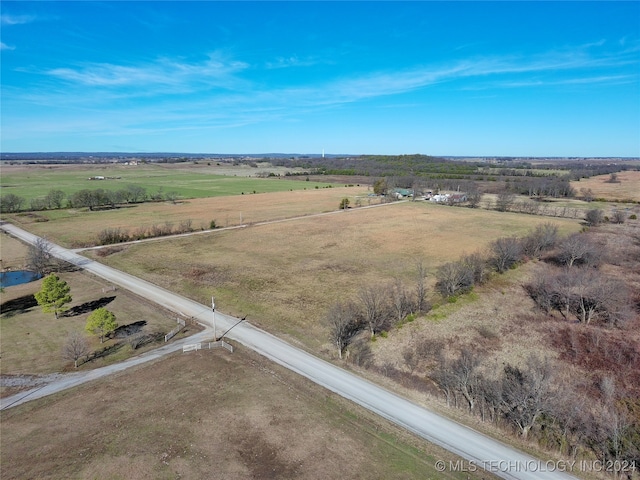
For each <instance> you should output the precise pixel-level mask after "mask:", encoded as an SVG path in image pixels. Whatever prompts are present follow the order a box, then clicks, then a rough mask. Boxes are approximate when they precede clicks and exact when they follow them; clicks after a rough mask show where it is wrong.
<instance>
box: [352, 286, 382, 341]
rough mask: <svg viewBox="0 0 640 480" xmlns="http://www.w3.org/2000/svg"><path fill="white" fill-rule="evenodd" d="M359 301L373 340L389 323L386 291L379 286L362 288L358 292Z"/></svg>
mask: <svg viewBox="0 0 640 480" xmlns="http://www.w3.org/2000/svg"><path fill="white" fill-rule="evenodd" d="M358 299H359V300H360V303H361V305H362V310H363V316H364V321H365V323H366V324H367V327H368V328H369V331H370V332H371V338H373V336H374V335H375V334H376V333H378V332H379V331H380V330H381V329H382V328H383V327H384V325H385V324H386V322H387V315H386V314H387V312H386V310H387V307H386V295H385V291H384V289H383V288H382V287H381V286H378V285H369V286H366V287H362V288H361V289H360V291H359V292H358Z"/></svg>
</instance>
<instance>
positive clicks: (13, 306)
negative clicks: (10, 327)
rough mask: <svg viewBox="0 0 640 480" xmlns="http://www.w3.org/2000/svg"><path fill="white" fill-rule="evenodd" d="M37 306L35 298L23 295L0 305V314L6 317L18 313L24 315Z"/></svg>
mask: <svg viewBox="0 0 640 480" xmlns="http://www.w3.org/2000/svg"><path fill="white" fill-rule="evenodd" d="M37 305H38V302H37V301H36V297H34V296H33V295H25V296H23V297H20V298H14V299H13V300H8V301H6V302H4V303H3V304H2V305H0V313H1V314H2V315H6V316H7V317H11V316H13V315H16V314H18V313H24V312H26V311H27V310H29V309H30V308H33V307H35V306H37Z"/></svg>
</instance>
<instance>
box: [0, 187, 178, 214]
mask: <svg viewBox="0 0 640 480" xmlns="http://www.w3.org/2000/svg"><path fill="white" fill-rule="evenodd" d="M177 199H178V194H177V193H175V192H163V190H162V188H160V189H159V190H158V191H157V192H156V193H153V194H149V193H147V191H146V189H145V188H143V187H140V186H138V185H127V186H126V187H124V188H122V189H120V190H105V189H102V188H97V189H82V190H79V191H77V192H75V193H73V194H71V195H67V194H65V193H64V192H63V191H62V190H58V189H52V190H50V191H49V192H48V193H47V195H45V196H44V197H43V198H34V199H31V201H30V204H29V205H28V206H26V201H25V199H24V197H20V196H18V195H16V194H13V193H8V194H5V195H3V196H2V197H1V198H0V212H2V213H15V212H20V211H23V210H29V211H40V210H55V209H60V208H67V207H68V208H89V210H94V209H96V208H115V207H116V206H118V205H122V204H134V203H143V202H147V201H152V202H158V201H172V202H175V201H177Z"/></svg>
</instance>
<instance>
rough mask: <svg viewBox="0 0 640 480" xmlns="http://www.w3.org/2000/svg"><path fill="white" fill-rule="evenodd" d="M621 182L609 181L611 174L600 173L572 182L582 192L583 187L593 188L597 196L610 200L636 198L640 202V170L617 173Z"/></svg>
mask: <svg viewBox="0 0 640 480" xmlns="http://www.w3.org/2000/svg"><path fill="white" fill-rule="evenodd" d="M616 175H617V177H618V180H619V183H609V182H608V180H609V178H610V176H609V175H598V176H595V177H591V178H582V179H580V181H579V182H571V185H572V186H573V188H575V189H576V191H577V192H580V190H581V189H582V188H587V189H589V188H590V189H591V191H592V192H593V194H594V196H595V197H596V198H604V199H606V200H609V201H622V200H634V201H636V202H640V171H633V170H630V171H625V172H618V173H616Z"/></svg>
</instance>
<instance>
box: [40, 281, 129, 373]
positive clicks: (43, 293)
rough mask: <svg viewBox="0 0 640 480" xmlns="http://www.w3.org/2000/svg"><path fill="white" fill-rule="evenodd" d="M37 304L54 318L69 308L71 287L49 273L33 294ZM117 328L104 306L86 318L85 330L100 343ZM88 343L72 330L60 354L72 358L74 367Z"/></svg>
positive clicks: (87, 351)
mask: <svg viewBox="0 0 640 480" xmlns="http://www.w3.org/2000/svg"><path fill="white" fill-rule="evenodd" d="M34 297H35V299H36V301H37V302H38V305H40V306H41V307H42V311H43V312H45V313H53V314H54V316H55V318H56V319H57V318H58V316H59V315H60V314H61V313H63V312H66V311H67V310H69V307H68V304H69V303H71V301H72V297H71V287H70V286H69V284H68V283H67V282H66V281H64V280H62V279H61V278H60V277H59V276H58V275H56V274H55V273H51V274H49V275H48V276H47V277H45V278H44V280H43V281H42V287H41V288H40V290H39V291H38V292H37V293H36V294H35V295H34ZM116 328H118V323H117V321H116V316H115V315H114V314H113V313H112V312H110V311H109V310H107V309H106V308H104V307H100V308H97V309H96V310H94V311H93V312H92V313H91V314H90V315H89V317H88V318H87V323H86V325H85V330H86V331H87V332H88V333H91V334H94V335H97V336H98V337H99V338H100V343H102V342H104V338H105V336H106V335H108V334H110V333H112V332H113V331H115V329H116ZM89 350H90V349H89V344H88V342H87V340H86V338H84V337H83V336H82V335H81V334H80V333H78V332H72V333H71V334H70V335H69V337H68V338H67V341H66V343H65V344H64V345H63V347H62V355H63V357H64V358H65V359H68V360H72V361H73V362H74V365H75V366H76V368H77V367H78V360H79V359H80V358H82V357H83V356H86V355H88V353H89Z"/></svg>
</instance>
